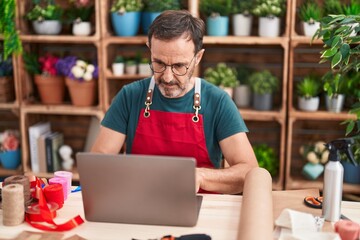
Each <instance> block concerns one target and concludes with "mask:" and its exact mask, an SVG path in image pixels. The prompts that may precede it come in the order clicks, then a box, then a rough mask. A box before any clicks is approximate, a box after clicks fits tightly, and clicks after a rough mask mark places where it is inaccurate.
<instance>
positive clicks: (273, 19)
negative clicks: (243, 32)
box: [253, 0, 286, 37]
mask: <svg viewBox="0 0 360 240" xmlns="http://www.w3.org/2000/svg"><path fill="white" fill-rule="evenodd" d="M285 3H286V1H285V0H255V7H254V9H253V14H254V15H255V16H258V17H259V36H260V37H278V36H279V35H280V23H281V21H280V17H281V16H282V15H283V14H284V12H285Z"/></svg>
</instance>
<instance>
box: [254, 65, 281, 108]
mask: <svg viewBox="0 0 360 240" xmlns="http://www.w3.org/2000/svg"><path fill="white" fill-rule="evenodd" d="M249 82H250V86H251V90H252V92H253V107H254V109H256V110H260V111H268V110H270V109H272V105H273V95H272V94H273V92H274V91H276V90H277V89H278V86H279V80H278V78H277V77H276V76H274V75H273V74H272V73H271V72H270V71H268V70H263V71H258V72H254V73H253V74H251V76H250V78H249Z"/></svg>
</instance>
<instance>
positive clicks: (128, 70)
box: [125, 64, 137, 74]
mask: <svg viewBox="0 0 360 240" xmlns="http://www.w3.org/2000/svg"><path fill="white" fill-rule="evenodd" d="M125 72H126V74H136V72H137V65H126V64H125Z"/></svg>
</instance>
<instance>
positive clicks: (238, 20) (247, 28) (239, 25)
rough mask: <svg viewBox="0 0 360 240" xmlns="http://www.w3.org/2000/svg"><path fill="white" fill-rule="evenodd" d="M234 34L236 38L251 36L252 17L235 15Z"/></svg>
mask: <svg viewBox="0 0 360 240" xmlns="http://www.w3.org/2000/svg"><path fill="white" fill-rule="evenodd" d="M232 18H233V32H234V35H235V36H250V34H251V25H252V15H245V14H234V15H233V17H232Z"/></svg>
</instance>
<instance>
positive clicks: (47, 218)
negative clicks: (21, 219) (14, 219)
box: [25, 178, 84, 232]
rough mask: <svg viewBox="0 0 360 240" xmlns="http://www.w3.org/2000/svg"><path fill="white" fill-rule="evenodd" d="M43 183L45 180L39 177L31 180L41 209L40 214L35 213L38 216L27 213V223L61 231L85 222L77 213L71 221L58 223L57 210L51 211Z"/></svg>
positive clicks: (40, 227)
mask: <svg viewBox="0 0 360 240" xmlns="http://www.w3.org/2000/svg"><path fill="white" fill-rule="evenodd" d="M42 183H43V182H42V181H41V180H40V179H39V178H36V179H35V182H31V186H34V187H35V191H34V192H33V197H35V198H37V199H38V200H39V202H38V207H39V209H40V214H36V213H35V214H36V216H34V214H32V213H26V214H25V221H26V222H27V223H29V224H30V225H31V226H33V227H35V228H37V229H41V230H46V231H58V232H61V231H67V230H71V229H73V228H75V227H77V226H79V225H80V224H82V223H83V222H84V220H83V219H82V218H81V217H80V215H77V216H76V217H74V218H72V219H70V220H69V221H67V222H65V223H63V224H56V223H55V222H54V220H53V219H54V218H55V216H56V211H55V210H54V211H51V210H50V209H49V206H48V203H47V202H46V199H45V196H44V193H43V191H42V188H41V184H42ZM54 212H55V213H54ZM38 222H46V223H47V224H46V225H45V224H41V223H38Z"/></svg>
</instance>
